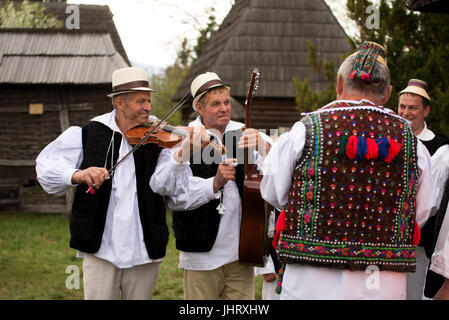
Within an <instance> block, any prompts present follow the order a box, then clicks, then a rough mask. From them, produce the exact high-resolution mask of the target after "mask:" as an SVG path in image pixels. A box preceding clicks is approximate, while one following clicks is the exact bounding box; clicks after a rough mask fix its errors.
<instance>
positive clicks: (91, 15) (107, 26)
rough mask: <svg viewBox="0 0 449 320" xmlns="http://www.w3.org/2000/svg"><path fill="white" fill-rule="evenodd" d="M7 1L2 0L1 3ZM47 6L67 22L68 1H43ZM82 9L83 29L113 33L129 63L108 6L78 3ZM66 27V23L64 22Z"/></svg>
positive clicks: (48, 10) (113, 38)
mask: <svg viewBox="0 0 449 320" xmlns="http://www.w3.org/2000/svg"><path fill="white" fill-rule="evenodd" d="M5 3H7V1H4V0H0V5H4V4H5ZM42 5H44V6H45V7H46V12H47V13H49V14H52V15H54V16H55V17H56V18H58V19H59V20H61V21H63V22H65V20H66V19H67V17H68V16H69V14H67V13H66V8H67V6H68V4H67V3H52V2H50V3H47V2H45V3H42ZM77 6H78V8H79V10H80V28H81V30H101V31H103V32H108V33H109V34H110V35H111V39H112V43H113V44H114V47H115V48H116V50H117V51H118V52H119V53H120V55H121V56H122V57H123V59H124V60H125V61H126V63H127V64H128V65H130V61H129V59H128V56H127V54H126V51H125V48H124V47H123V44H122V41H121V39H120V36H119V34H118V32H117V28H116V27H115V24H114V20H113V15H112V12H111V10H110V9H109V7H108V6H101V5H82V4H80V5H77ZM64 28H65V24H64Z"/></svg>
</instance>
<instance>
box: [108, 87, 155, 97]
mask: <svg viewBox="0 0 449 320" xmlns="http://www.w3.org/2000/svg"><path fill="white" fill-rule="evenodd" d="M142 91H146V92H156V90H153V89H151V88H146V87H141V88H132V89H129V90H123V91H117V92H111V93H110V94H108V95H107V96H108V97H109V98H112V97H114V96H116V95H119V94H123V93H130V92H142Z"/></svg>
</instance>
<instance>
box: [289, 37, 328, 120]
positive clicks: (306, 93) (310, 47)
mask: <svg viewBox="0 0 449 320" xmlns="http://www.w3.org/2000/svg"><path fill="white" fill-rule="evenodd" d="M306 46H307V53H308V57H307V62H308V63H309V65H310V66H311V72H313V73H318V74H320V75H324V77H325V79H326V81H327V88H326V89H325V90H322V91H320V92H317V91H315V90H312V89H311V88H310V84H309V79H308V78H305V79H304V80H300V79H298V78H296V77H295V78H294V79H293V81H294V83H295V87H296V90H297V94H296V106H297V109H298V110H299V111H300V112H310V111H313V110H316V109H318V108H320V107H322V106H324V105H325V104H327V103H329V102H330V101H332V100H335V98H336V93H335V81H334V79H335V78H336V74H335V73H336V72H335V68H334V62H333V61H332V60H329V61H325V62H323V61H322V60H321V59H319V57H318V53H317V48H316V46H315V45H314V44H312V42H311V41H309V40H307V42H306Z"/></svg>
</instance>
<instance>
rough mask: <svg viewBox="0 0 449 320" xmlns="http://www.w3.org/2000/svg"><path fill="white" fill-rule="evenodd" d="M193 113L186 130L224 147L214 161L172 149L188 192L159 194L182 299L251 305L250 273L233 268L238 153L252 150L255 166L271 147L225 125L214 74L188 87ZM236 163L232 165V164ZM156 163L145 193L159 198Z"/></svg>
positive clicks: (225, 99)
mask: <svg viewBox="0 0 449 320" xmlns="http://www.w3.org/2000/svg"><path fill="white" fill-rule="evenodd" d="M191 93H192V96H193V104H192V106H193V109H194V110H195V111H197V112H198V113H199V116H198V117H197V119H196V120H195V121H193V122H191V123H190V124H189V126H191V127H195V128H196V129H197V130H198V129H199V128H203V127H204V128H205V129H206V131H207V133H208V134H209V135H210V136H211V137H212V138H213V139H214V141H215V142H217V143H218V144H223V145H224V146H225V147H226V154H225V155H219V154H216V153H214V151H213V150H212V149H210V148H207V147H206V148H204V150H203V151H201V152H199V151H198V152H197V151H195V150H193V151H192V150H187V149H183V148H182V147H181V148H178V149H175V150H173V151H172V152H173V153H174V159H176V161H178V162H179V163H182V164H183V165H184V169H185V170H186V171H187V174H188V176H189V188H188V190H187V191H186V192H185V193H183V194H181V195H177V196H172V195H170V194H167V193H165V195H166V196H167V197H166V203H167V205H168V207H169V208H170V209H172V210H173V230H174V233H175V238H176V248H177V249H178V250H180V259H179V267H180V268H182V269H184V298H185V299H189V300H190V299H201V300H208V299H214V300H219V299H230V300H234V299H236V300H241V299H254V270H253V267H252V266H251V265H248V264H244V263H240V262H239V235H240V223H241V217H242V201H241V195H242V192H243V180H244V176H245V175H244V170H243V164H242V162H243V161H242V160H243V159H242V158H243V157H242V152H241V151H242V150H243V148H249V149H251V148H252V149H253V156H254V159H255V161H256V163H258V162H260V161H261V160H262V159H263V157H264V156H265V155H266V153H267V151H268V150H269V148H270V145H271V144H272V141H271V140H270V138H269V137H267V136H266V135H264V134H262V133H259V132H258V131H257V130H255V129H250V128H246V129H244V124H243V123H239V122H235V121H232V120H231V97H230V86H229V85H226V84H224V83H223V82H222V81H221V79H220V78H219V77H218V75H217V74H215V73H213V72H206V73H204V74H201V75H199V76H198V77H196V78H195V79H194V80H193V82H192V84H191ZM236 158H238V159H236ZM168 167H169V166H168V164H167V163H165V164H164V163H161V164H160V166H158V167H157V168H156V172H155V174H156V175H157V176H158V177H160V178H161V179H160V180H159V179H158V181H156V180H152V181H151V187H152V188H153V190H155V191H156V192H158V193H161V194H164V186H163V181H164V179H163V177H164V176H166V177H167V179H169V177H170V175H172V174H174V172H173V171H171V170H168V169H167V168H168Z"/></svg>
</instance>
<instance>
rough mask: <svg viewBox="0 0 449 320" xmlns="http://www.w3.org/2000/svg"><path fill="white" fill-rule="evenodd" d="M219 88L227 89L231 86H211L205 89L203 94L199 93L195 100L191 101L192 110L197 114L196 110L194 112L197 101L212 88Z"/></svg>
mask: <svg viewBox="0 0 449 320" xmlns="http://www.w3.org/2000/svg"><path fill="white" fill-rule="evenodd" d="M220 87H227V88H231V86H230V85H229V84H216V85H214V86H211V87H210V88H207V90H204V91H203V92H201V93H200V94H199V95H198V96H196V97H195V99H193V101H192V108H193V110H195V111H196V112H198V110H196V107H195V106H196V103H197V102H198V100H200V99H201V97H202V96H204V95H205V94H206V93H207V92H208V91H209V90H211V89H213V88H220Z"/></svg>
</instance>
